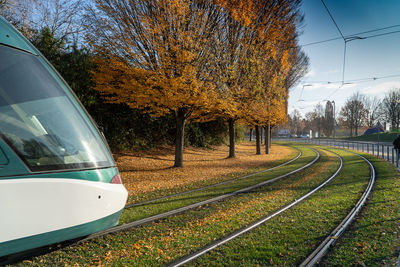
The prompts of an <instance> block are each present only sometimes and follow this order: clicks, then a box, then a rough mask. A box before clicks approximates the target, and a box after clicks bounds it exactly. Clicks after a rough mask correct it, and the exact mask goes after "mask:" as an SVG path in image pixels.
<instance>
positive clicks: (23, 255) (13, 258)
mask: <svg viewBox="0 0 400 267" xmlns="http://www.w3.org/2000/svg"><path fill="white" fill-rule="evenodd" d="M310 149H311V150H313V151H314V152H315V154H316V156H315V158H314V159H313V160H312V161H311V162H309V163H307V164H305V165H303V166H301V167H300V168H297V169H295V170H293V171H290V172H288V173H286V174H283V175H280V176H277V177H275V178H272V179H269V180H267V181H263V182H261V183H258V184H255V185H252V186H249V187H246V188H242V189H240V190H237V191H234V192H231V193H227V194H223V195H220V196H217V197H214V198H211V199H207V200H204V201H200V202H197V203H194V204H191V205H188V206H184V207H181V208H177V209H174V210H171V211H168V212H164V213H161V214H157V215H154V216H150V217H147V218H144V219H140V220H136V221H133V222H130V223H125V224H122V225H118V226H115V227H112V228H110V229H107V230H105V231H101V232H97V233H94V234H92V235H89V236H87V237H85V238H80V239H78V240H68V241H65V242H62V243H60V244H53V245H50V246H45V247H41V248H35V249H32V250H29V251H25V252H20V253H16V254H13V255H9V256H5V257H3V259H1V258H0V266H3V265H5V264H12V263H16V262H19V261H21V260H24V259H27V258H31V257H34V256H38V255H43V254H46V253H49V252H51V251H54V250H57V249H60V248H63V247H67V246H71V245H77V244H81V243H83V242H86V241H89V240H92V239H95V238H99V237H101V236H105V235H108V234H115V233H119V232H122V231H126V230H129V229H131V228H133V227H137V226H140V225H144V224H148V223H151V222H154V221H158V220H161V219H164V218H166V217H169V216H172V215H176V214H179V213H182V212H184V211H187V210H191V209H195V208H198V207H201V206H204V205H207V204H211V203H214V202H217V201H221V200H223V199H227V198H229V197H233V196H235V195H239V194H242V193H247V192H250V191H253V190H254V189H257V188H259V187H262V186H265V185H268V184H271V183H273V182H276V181H278V180H280V179H283V178H285V177H288V176H290V175H292V174H295V173H297V172H300V171H302V170H304V169H306V168H308V167H310V166H311V165H313V164H314V163H315V162H317V161H318V159H319V158H320V154H319V152H318V151H317V150H315V149H313V148H310ZM299 151H300V150H299ZM300 152H301V151H300ZM299 154H300V153H299ZM300 156H301V154H300V155H298V156H297V157H295V158H294V159H292V160H290V161H288V162H285V163H283V164H280V165H278V166H275V167H273V168H270V169H267V170H263V171H260V172H257V173H253V174H250V175H247V176H243V177H239V178H236V179H233V180H238V179H244V178H247V177H251V176H254V175H256V174H260V173H263V172H266V171H270V170H272V169H276V168H278V167H282V166H285V165H287V164H289V163H291V162H293V161H295V160H296V159H298V158H299V157H300ZM224 182H225V181H224ZM226 182H228V181H226ZM214 186H215V185H214ZM209 187H211V186H209ZM203 189H204V188H203ZM182 193H183V192H182ZM169 197H170V196H169Z"/></svg>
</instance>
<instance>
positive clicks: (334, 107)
mask: <svg viewBox="0 0 400 267" xmlns="http://www.w3.org/2000/svg"><path fill="white" fill-rule="evenodd" d="M332 103H333V139H335V109H336V104H335V100H332Z"/></svg>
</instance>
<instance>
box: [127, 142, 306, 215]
mask: <svg viewBox="0 0 400 267" xmlns="http://www.w3.org/2000/svg"><path fill="white" fill-rule="evenodd" d="M291 147H292V148H294V149H296V150H297V151H298V152H299V153H298V154H297V156H296V157H294V158H293V159H291V160H289V161H287V162H284V163H282V164H279V165H277V166H275V167H272V168H268V169H265V170H262V171H258V172H254V173H251V174H248V175H245V176H241V177H237V178H233V179H229V180H226V181H222V182H219V183H215V184H211V185H206V186H203V187H199V188H195V189H191V190H187V191H183V192H179V193H176V194H171V195H167V196H163V197H159V198H154V199H151V200H146V201H143V202H138V203H133V204H128V205H126V206H125V209H129V208H132V207H138V206H144V205H147V204H150V203H153V202H156V201H160V200H164V199H167V198H171V197H177V196H182V195H185V194H189V193H193V192H197V191H201V190H204V189H208V188H212V187H216V186H219V185H223V184H227V183H231V182H234V181H238V180H242V179H245V178H249V177H252V176H255V175H258V174H261V173H265V172H269V171H272V170H275V169H277V168H280V167H283V166H285V165H288V164H290V163H292V162H293V161H295V160H297V159H298V158H299V157H301V155H302V154H303V153H302V152H301V150H300V149H298V148H297V147H293V146H291Z"/></svg>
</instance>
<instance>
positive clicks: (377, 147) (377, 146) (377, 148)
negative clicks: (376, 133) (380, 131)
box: [376, 144, 379, 158]
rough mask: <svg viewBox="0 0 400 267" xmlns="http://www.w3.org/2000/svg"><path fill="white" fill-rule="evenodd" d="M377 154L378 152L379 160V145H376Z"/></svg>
mask: <svg viewBox="0 0 400 267" xmlns="http://www.w3.org/2000/svg"><path fill="white" fill-rule="evenodd" d="M376 152H377V156H378V158H379V144H377V145H376Z"/></svg>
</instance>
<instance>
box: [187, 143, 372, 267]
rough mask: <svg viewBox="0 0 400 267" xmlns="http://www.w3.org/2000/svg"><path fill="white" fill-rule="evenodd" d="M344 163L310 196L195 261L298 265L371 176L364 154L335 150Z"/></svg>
mask: <svg viewBox="0 0 400 267" xmlns="http://www.w3.org/2000/svg"><path fill="white" fill-rule="evenodd" d="M336 152H337V153H339V154H340V155H341V156H342V157H343V159H344V167H343V170H342V172H341V174H339V176H337V177H336V178H335V179H334V180H332V181H331V182H330V183H328V185H327V186H326V187H324V188H322V189H321V190H320V191H318V192H316V193H315V194H314V195H312V196H311V197H310V198H309V199H307V200H305V201H304V202H302V203H300V204H299V205H297V206H295V207H293V208H292V209H290V210H288V211H286V212H285V213H283V214H281V215H279V216H277V217H275V218H273V219H272V220H270V221H268V222H266V223H265V224H264V225H263V226H261V227H259V228H257V229H256V230H254V231H252V232H251V233H249V234H247V235H244V236H242V237H239V238H237V239H235V240H233V241H232V242H230V243H228V244H226V245H224V246H221V247H220V248H217V249H216V250H214V251H211V252H210V253H208V254H206V255H204V256H203V257H201V258H199V259H197V260H195V261H194V262H193V263H192V265H204V266H208V265H223V266H249V265H279V266H292V265H298V264H299V263H301V261H302V260H303V259H304V258H305V257H306V256H307V255H308V254H309V253H311V252H312V251H313V250H314V249H315V248H316V246H318V245H319V243H320V242H321V241H322V240H323V239H324V238H325V236H327V235H328V234H329V233H330V232H331V231H332V230H333V229H334V228H335V227H336V225H337V224H338V223H339V222H340V221H341V220H342V218H344V217H345V216H346V214H347V212H348V211H349V210H350V209H351V208H352V207H353V206H354V204H355V203H356V202H357V200H358V199H359V197H360V196H361V194H362V192H363V191H364V189H365V187H366V185H367V183H368V180H369V168H368V165H367V164H366V163H365V161H363V160H362V159H361V158H359V157H357V156H355V155H352V154H350V153H347V152H341V151H336Z"/></svg>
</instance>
